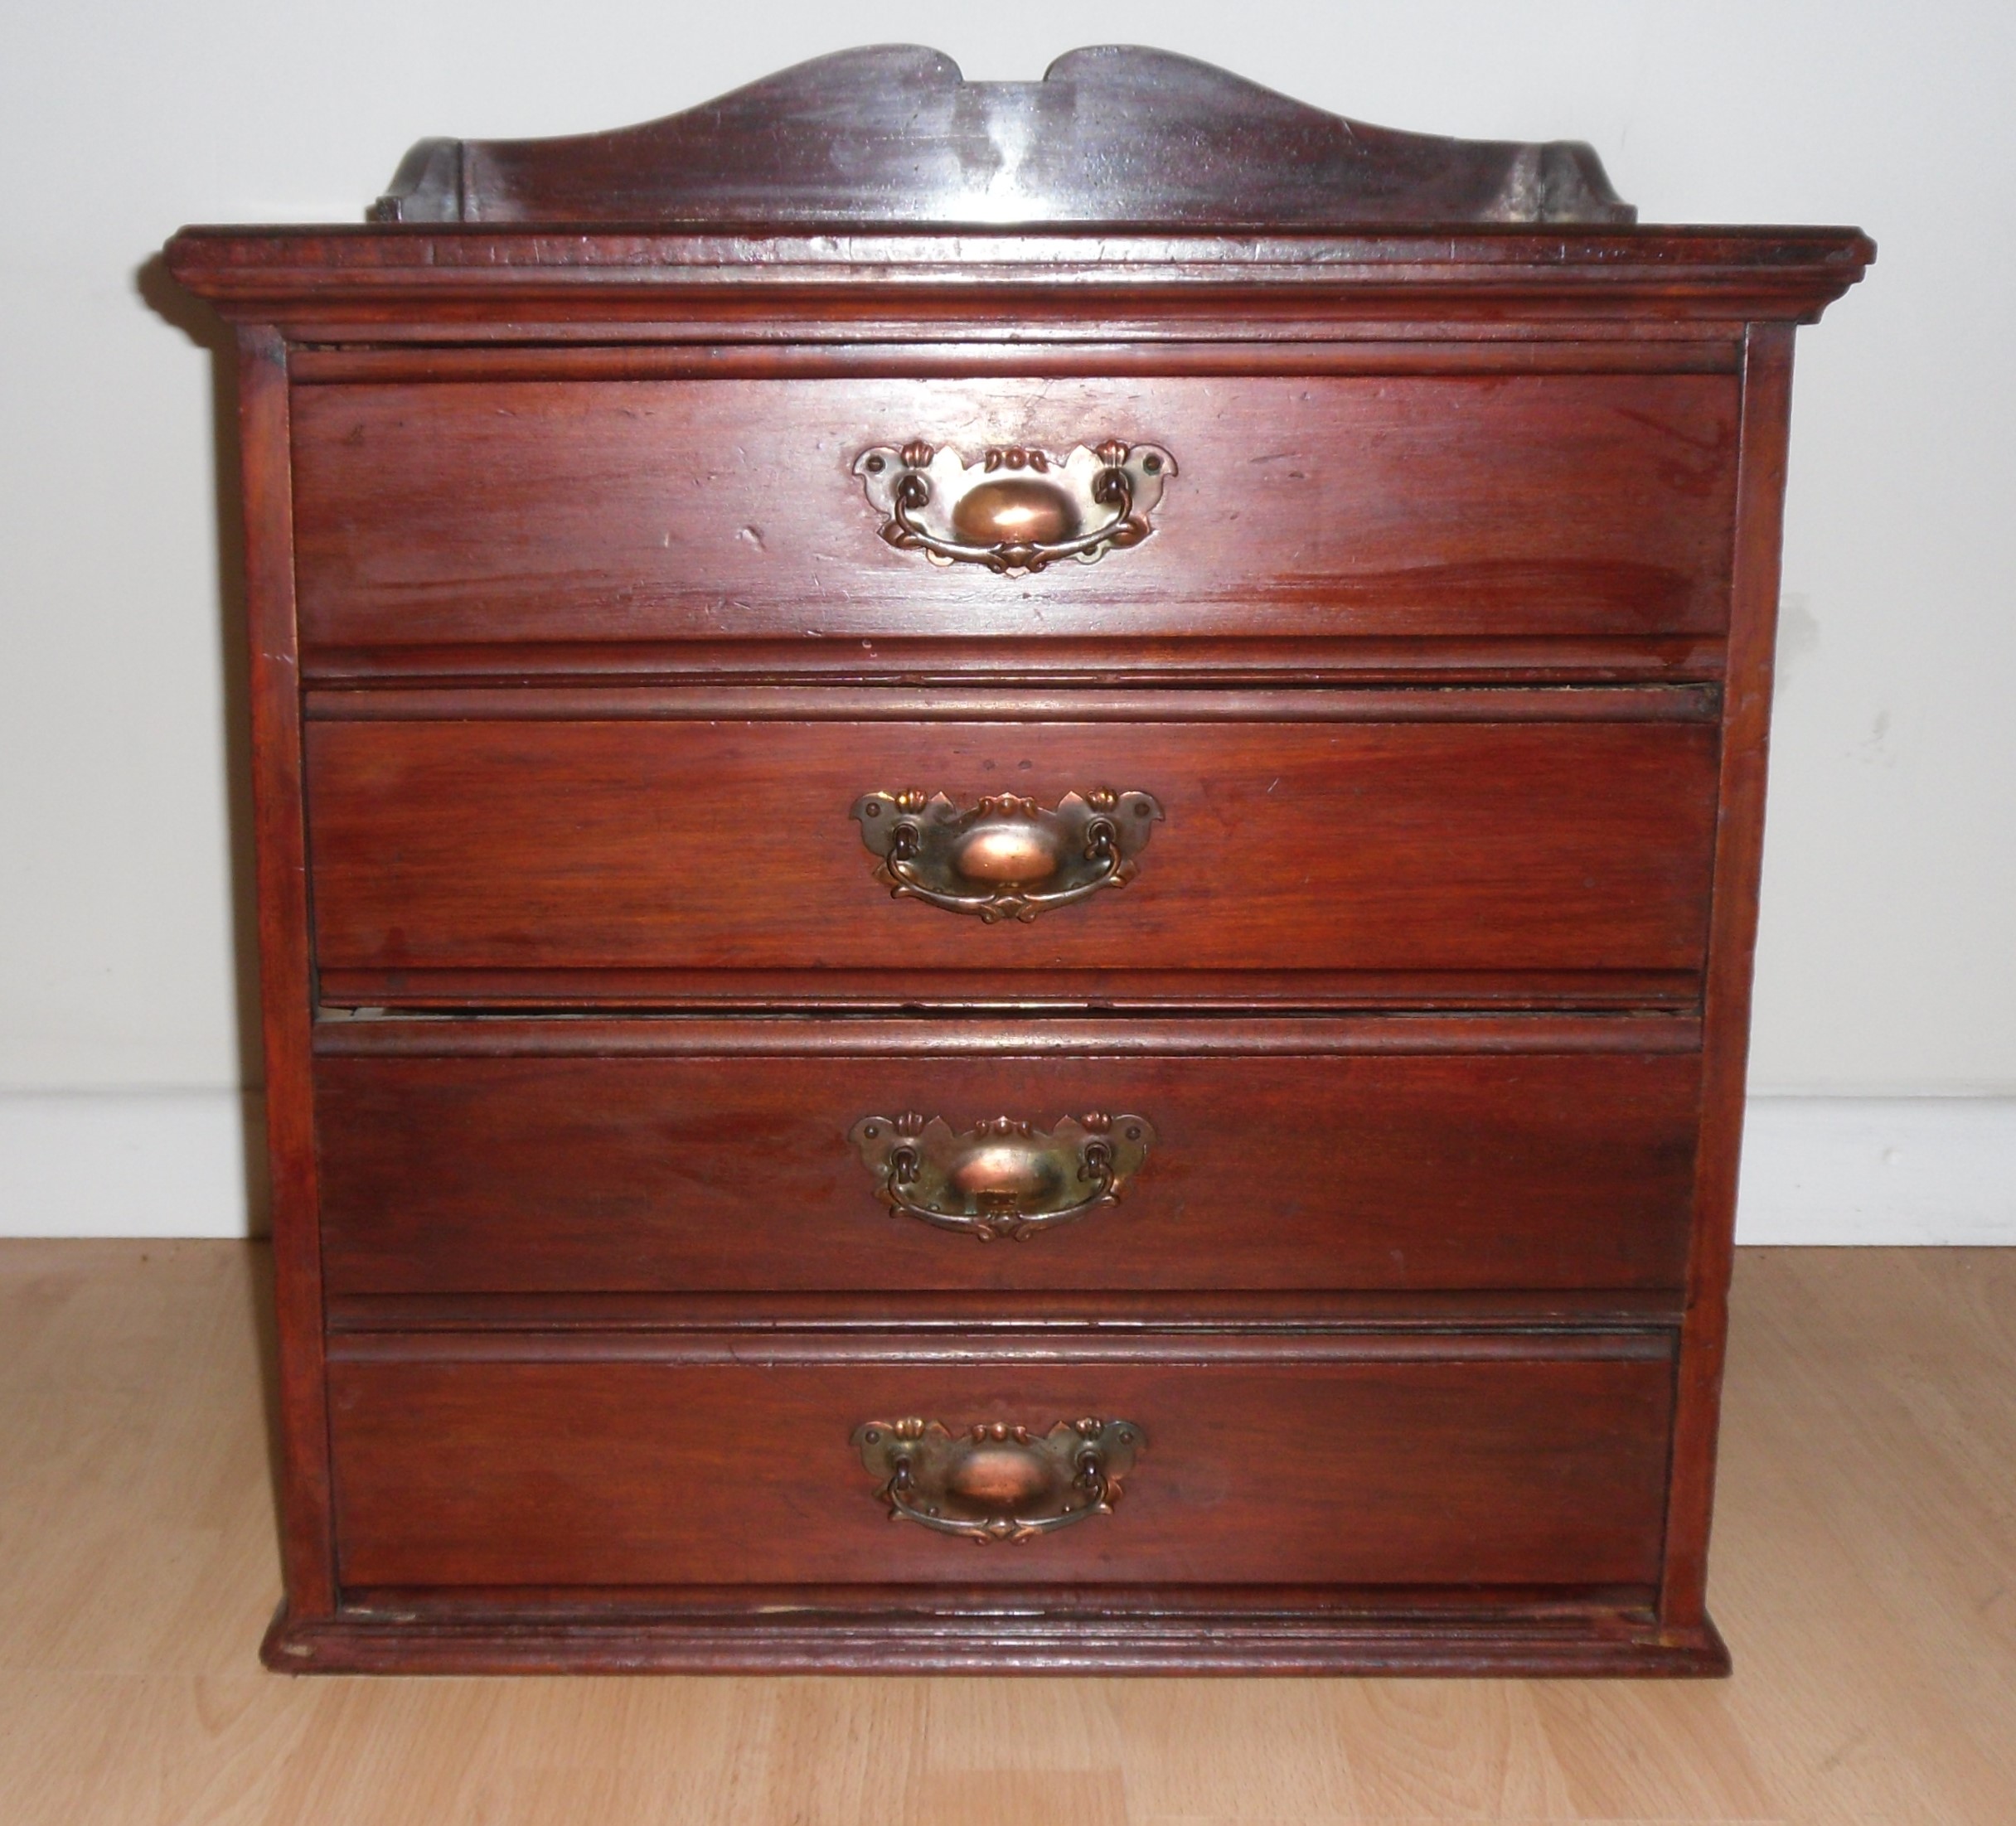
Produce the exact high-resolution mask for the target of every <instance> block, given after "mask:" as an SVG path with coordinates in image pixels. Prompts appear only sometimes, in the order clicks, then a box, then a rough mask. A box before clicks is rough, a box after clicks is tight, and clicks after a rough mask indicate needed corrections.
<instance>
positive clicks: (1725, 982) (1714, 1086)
mask: <svg viewBox="0 0 2016 1826" xmlns="http://www.w3.org/2000/svg"><path fill="white" fill-rule="evenodd" d="M1791 386H1792V327H1791V325H1790V324H1784V323H1770V324H1752V326H1751V327H1750V331H1749V333H1748V336H1747V338H1746V340H1745V345H1744V356H1743V400H1742V449H1741V454H1740V457H1739V458H1738V467H1737V508H1736V569H1735V575H1734V579H1733V596H1732V615H1731V621H1730V627H1729V668H1728V687H1727V690H1726V691H1725V693H1724V696H1723V742H1722V777H1721V803H1720V811H1719V814H1718V821H1717V825H1716V832H1715V865H1714V888H1713V900H1712V902H1711V905H1710V911H1709V922H1708V981H1707V990H1706V996H1705V1005H1704V1032H1703V1053H1704V1056H1703V1071H1702V1093H1701V1141H1700V1150H1699V1156H1698V1160H1697V1166H1696V1170H1695V1175H1694V1238H1693V1242H1692V1247H1691V1249H1690V1252H1689V1263H1688V1299H1687V1316H1686V1320H1685V1324H1684V1328H1683V1330H1682V1333H1681V1348H1680V1359H1679V1390H1678V1393H1677V1402H1676V1407H1675V1410H1674V1444H1673V1476H1672V1485H1671V1490H1670V1495H1669V1499H1668V1508H1667V1521H1666V1552H1665V1583H1664V1588H1663V1591H1662V1596H1661V1601H1660V1621H1661V1623H1662V1625H1664V1626H1665V1628H1666V1629H1668V1630H1690V1629H1694V1628H1698V1627H1699V1625H1700V1624H1701V1622H1702V1620H1703V1616H1704V1615H1705V1614H1706V1613H1705V1609H1704V1605H1705V1591H1706V1585H1707V1579H1708V1523H1709V1517H1710V1513H1711V1511H1712V1509H1713V1504H1714V1494H1715V1439H1716V1431H1717V1426H1718V1422H1719V1419H1720V1407H1721V1399H1722V1369H1723V1358H1724V1354H1725V1351H1726V1348H1727V1343H1728V1295H1729V1271H1730V1266H1731V1259H1732V1252H1733V1243H1734V1240H1735V1229H1736V1175H1737V1156H1738V1155H1739V1153H1740V1151H1741V1149H1742V1127H1743V1088H1744V1073H1745V1068H1746V1067H1747V1063H1748V1059H1749V1052H1750V988H1751V969H1752V957H1753V953H1754V952H1755V950H1756V947H1757V886H1758V877H1759V872H1760V865H1761V861H1762V851H1763V841H1764V782H1765V765H1766V751H1767V748H1768V743H1769V739H1770V734H1771V662H1772V652H1773V645H1774V642H1775V641H1776V634H1777V627H1778V559H1779V535H1780V530H1781V521H1782V517H1783V509H1784V502H1785V459H1786V437H1787V432H1788V429H1789V421H1790V414H1791Z"/></svg>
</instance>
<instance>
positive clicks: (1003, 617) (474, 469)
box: [293, 374, 1737, 650]
mask: <svg viewBox="0 0 2016 1826" xmlns="http://www.w3.org/2000/svg"><path fill="white" fill-rule="evenodd" d="M1736 423H1737V388H1736V383H1735V380H1734V379H1733V376H1730V375H1719V374H1683V375H1638V374H1565V375H1564V374H1554V375H1523V376H1507V375H1490V376H1475V377H1454V378H1451V377H1430V378H1403V377H1395V376H1385V377H1347V378H1339V377H1335V376H1332V377H1328V378H1324V377H1319V376H1301V377H1293V376H1286V377H1251V378H1239V379H1209V378H1175V377H1164V378H1156V377H1134V378H1127V379H1114V380H1071V379H1060V378H1049V379H1030V380H972V379H946V380H872V379H858V380H856V379H847V380H778V381H759V380H749V381H698V382H695V381H676V380H675V381H618V382H594V383H588V382H540V381H514V382H495V381H492V382H463V383H454V384H439V383H435V384H419V385H325V386H310V387H303V388H298V389H297V390H296V392H295V396H294V404H293V429H294V456H295V466H296V467H295V479H294V527H295V540H296V552H297V558H298V577H299V605H300V615H301V626H302V636H303V643H304V645H305V646H306V647H308V648H309V649H311V650H313V649H314V648H316V647H328V646H335V647H374V646H397V645H401V644H412V643H448V644H465V643H480V642H499V641H506V642H508V641H595V640H605V641H619V642H636V641H647V640H663V639H681V638H699V639H708V640H720V639H723V638H733V637H763V636H785V637H793V638H796V637H802V636H804V635H807V634H813V635H820V636H828V637H832V636H846V637H874V636H878V635H880V636H884V637H904V636H933V635H958V636H972V635H992V636H1006V635H1027V634H1032V633H1042V634H1046V635H1052V636H1059V635H1061V636H1070V635H1079V636H1089V635H1109V634H1137V635H1142V636H1152V635H1158V634H1159V635H1213V634H1219V635H1223V634H1235V633H1242V632H1267V633H1277V634H1284V635H1338V634H1344V635H1350V634H1368V635H1379V634H1386V635H1394V634H1398V635H1458V634H1516V633H1527V634H1539V635H1570V634H1590V633H1597V634H1611V635H1624V634H1634V635H1645V634H1652V633H1701V632H1713V631H1717V630H1719V629H1720V628H1722V627H1724V626H1725V625H1726V622H1727V619H1728V572H1729V564H1730V550H1731V528H1732V525H1733V513H1734V507H1733V503H1734V485H1735V472H1736ZM1108 438H1117V439H1120V440H1122V441H1124V442H1126V443H1131V444H1140V443H1153V444H1156V445H1160V446H1161V447H1163V448H1166V449H1167V451H1168V452H1169V453H1170V456H1171V457H1172V458H1173V459H1174V461H1175V466H1176V472H1175V476H1174V477H1173V479H1171V480H1170V481H1169V482H1168V484H1167V487H1166V492H1165V494H1164V496H1163V498H1162V500H1161V502H1160V503H1159V504H1158V506H1157V507H1156V511H1155V512H1154V515H1153V526H1154V529H1155V530H1154V531H1153V532H1152V534H1151V535H1150V536H1149V537H1148V538H1147V539H1146V540H1145V541H1144V542H1142V543H1141V544H1140V545H1137V546H1136V547H1134V548H1133V549H1131V550H1121V551H1116V552H1110V553H1108V554H1107V555H1106V556H1105V557H1104V558H1103V559H1101V560H1100V561H1099V562H1098V563H1097V564H1092V565H1087V564H1079V563H1077V562H1073V561H1070V560H1068V559H1067V560H1064V561H1061V562H1059V563H1056V564H1051V565H1049V566H1048V567H1047V568H1045V569H1042V570H1040V571H1039V572H1037V573H1035V574H1030V575H1027V576H1023V577H1018V578H1006V577H1001V576H997V575H994V574H990V573H989V572H988V571H987V570H986V569H984V568H983V567H981V566H980V565H978V564H965V563H962V564H953V565H952V566H951V567H950V568H949V569H940V568H938V567H937V566H935V565H933V564H929V563H928V562H927V561H926V560H925V559H924V558H923V555H922V554H921V553H919V552H915V551H908V552H906V551H899V550H894V549H892V548H891V546H890V545H888V544H886V543H885V542H884V540H883V539H882V538H881V537H880V530H879V529H880V526H881V524H882V516H881V515H880V512H879V511H877V510H876V509H875V507H874V506H871V505H870V501H869V500H868V498H867V496H866V494H865V492H864V489H863V486H862V481H861V479H860V478H859V477H856V476H855V474H854V473H853V465H854V463H855V460H856V458H858V457H860V455H861V454H862V453H865V452H866V451H868V450H869V449H870V448H871V447H875V446H891V447H894V446H902V445H904V444H906V443H909V442H910V441H912V440H923V441H924V442H927V443H932V444H934V445H937V446H940V447H948V448H953V449H956V450H957V451H959V452H960V453H961V454H962V457H963V458H965V459H966V460H967V462H969V463H971V462H977V461H979V460H980V458H981V455H982V453H984V452H985V451H986V449H987V448H990V447H1002V446H1024V447H1035V448H1042V449H1047V450H1049V451H1050V452H1052V453H1054V454H1055V455H1057V456H1059V457H1063V456H1064V455H1066V454H1067V453H1069V451H1070V450H1071V449H1072V448H1073V447H1075V446H1078V445H1080V444H1085V445H1091V446H1097V445H1098V444H1099V443H1101V442H1102V441H1103V440H1106V439H1108Z"/></svg>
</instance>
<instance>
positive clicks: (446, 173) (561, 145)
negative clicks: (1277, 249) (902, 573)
mask: <svg viewBox="0 0 2016 1826" xmlns="http://www.w3.org/2000/svg"><path fill="white" fill-rule="evenodd" d="M1636 216H1637V211H1636V210H1635V209H1633V208H1632V207H1631V205H1630V204H1628V203H1625V202H1622V201H1619V199H1618V197H1617V196H1616V192H1615V191H1613V190H1612V189H1611V186H1610V181H1609V178H1608V177H1607V176H1606V175H1605V173H1604V171H1603V167H1602V161H1601V160H1600V159H1599V158H1598V157H1597V155H1596V153H1594V151H1593V150H1592V149H1591V148H1589V147H1587V146H1586V145H1583V144H1582V143H1580V142H1578V141H1571V140H1553V141H1548V142H1545V143H1519V142H1515V141H1509V140H1466V139H1453V138H1440V137H1437V136H1436V135H1433V134H1427V133H1401V132H1397V131H1395V130H1393V128H1384V127H1374V126H1369V125H1367V124H1364V123H1362V122H1359V121H1353V120H1347V119H1345V118H1344V117H1343V116H1341V115H1338V114H1329V113H1327V112H1325V110H1324V109H1320V108H1313V107H1311V106H1309V105H1307V104H1305V103H1302V102H1298V101H1294V100H1292V99H1289V98H1288V97H1287V96H1285V95H1282V94H1277V92H1276V91H1274V90H1271V89H1267V88H1263V87H1262V86H1261V85H1259V84H1258V83H1253V82H1248V81H1247V80H1245V79H1244V78H1243V77H1240V76H1235V75H1232V74H1230V73H1229V71H1226V70H1219V69H1217V68H1215V67H1214V66H1213V65H1209V64H1206V63H1201V62H1199V61H1196V60H1195V59H1194V58H1190V57H1182V56H1175V55H1173V54H1172V53H1170V52H1167V51H1151V50H1146V49H1143V48H1140V47H1136V46H1124V45H1108V46H1098V47H1094V48H1089V49H1086V50H1082V51H1069V52H1067V53H1066V54H1065V55H1064V56H1061V57H1059V58H1058V59H1057V61H1055V62H1054V63H1053V64H1052V65H1050V66H1049V70H1046V71H1045V72H1044V77H1043V80H1041V81H1040V82H968V81H967V80H965V79H964V78H963V77H962V75H961V74H960V71H959V67H958V65H957V64H955V63H954V62H953V61H952V60H951V59H950V58H949V57H947V56H944V55H943V53H942V52H939V51H931V50H927V49H925V48H924V47H923V46H915V45H882V46H868V47H865V48H863V49H860V50H856V51H841V52H838V53H836V54H835V55H833V56H826V57H819V58H815V59H813V60H812V61H811V62H809V63H802V64H799V65H796V66H795V67H793V68H792V69H789V70H783V71H782V72H780V73H779V74H778V75H773V76H768V77H765V78H764V79H763V80H761V81H758V82H754V83H751V84H749V85H747V86H745V87H744V88H741V89H737V90H734V91H732V92H731V93H729V94H725V95H723V96H720V97H719V98H717V99H715V100H713V101H709V102H704V103H702V104H700V105H699V106H698V107H695V108H689V109H686V110H685V111H684V112H683V113H680V114H669V115H667V116H666V117H665V118H664V119H660V120H654V121H651V122H648V123H646V124H643V125H641V126H635V127H627V128H618V129H616V130H613V131H611V132H607V133H584V134H579V135H574V136H571V137H568V138H551V139H516V140H509V139H498V140H477V139H466V140H465V139H426V140H422V141H421V142H420V143H419V144H418V145H416V146H415V147H414V148H413V149H412V150H411V151H410V152H409V153H408V154H407V155H406V157H405V161H404V162H403V163H402V164H401V165H400V167H399V170H398V172H396V173H395V176H394V177H393V180H392V183H391V186H390V188H389V189H388V190H387V191H386V192H385V195H384V196H382V197H380V199H379V201H378V202H377V204H376V206H374V208H373V209H372V211H371V219H372V220H376V221H379V222H428V223H449V222H458V223H489V224H492V225H500V226H502V225H527V226H529V225H539V226H550V227H562V226H572V227H608V226H612V225H619V224H622V225H672V224H676V225H681V226H712V225H724V224H734V225H739V226H749V227H754V226H760V225H766V224H774V223H784V222H789V223H792V224H795V225H807V226H810V225H828V226H835V227H839V226H855V227H858V226H864V225H879V226H884V227H895V226H911V227H923V226H932V227H944V226H954V225H958V226H982V225H989V226H1006V225H1020V226H1030V227H1037V226H1042V227H1053V228H1055V227H1090V226H1096V225H1117V224H1127V225H1135V226H1141V227H1161V228H1192V229H1195V228H1209V229H1214V230H1217V229H1224V228H1226V227H1230V226H1238V227H1247V228H1255V229H1273V230H1296V229H1301V230H1308V229H1354V228H1361V227H1369V226H1386V225H1485V224H1530V225H1540V224H1581V225H1591V226H1595V225H1621V224H1626V223H1630V222H1632V221H1634V220H1636Z"/></svg>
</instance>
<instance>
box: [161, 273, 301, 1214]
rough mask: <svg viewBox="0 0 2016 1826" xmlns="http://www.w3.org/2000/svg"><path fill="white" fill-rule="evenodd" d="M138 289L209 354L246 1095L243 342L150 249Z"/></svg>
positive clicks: (248, 889) (248, 827)
mask: <svg viewBox="0 0 2016 1826" xmlns="http://www.w3.org/2000/svg"><path fill="white" fill-rule="evenodd" d="M133 289H134V290H135V291H137V292H138V293H139V294H140V298H141V300H142V302H143V303H145V304H146V306H147V307H148V309H149V310H151V311H153V312H154V313H155V315H156V316H157V317H161V318H162V320H163V321H164V322H167V323H168V324H169V325H170V326H171V327H173V328H175V329H177V330H179V331H181V332H182V334H183V335H184V336H186V337H187V338H188V339H189V340H190V341H191V342H193V343H195V344H196V346H197V347H198V348H200V349H202V350H204V351H206V352H207V353H208V355H209V356H210V399H211V453H212V455H211V501H212V507H213V512H212V518H213V522H214V525H215V528H216V547H217V606H218V610H219V613H218V618H217V661H218V665H219V666H220V669H221V671H222V674H223V681H224V690H223V705H224V752H225V795H226V805H227V810H228V816H229V819H230V870H231V883H230V888H231V956H232V961H233V971H232V974H233V976H234V977H235V981H236V985H237V994H238V1019H237V1029H238V1077H239V1082H240V1083H242V1084H244V1085H245V1087H246V1088H247V1090H248V1092H252V1093H254V1094H253V1095H252V1096H250V1097H248V1099H247V1102H248V1103H249V1104H250V1103H252V1102H256V1101H257V1098H256V1093H257V1092H258V1089H259V1086H260V1085H261V1084H262V1083H263V1082H264V1075H265V1074H264V1059H263V1054H262V1048H261V1043H260V1038H259V902H258V895H257V891H256V882H257V876H256V874H255V871H254V860H253V846H252V830H253V821H252V741H251V730H250V711H249V697H248V692H249V689H250V685H249V681H250V668H249V666H248V663H247V656H246V653H245V637H244V629H245V566H244V559H243V553H244V550H245V536H244V535H245V519H244V511H243V503H242V501H241V498H240V492H239V452H238V382H237V373H238V347H237V342H236V339H235V337H233V335H232V333H231V328H230V325H229V324H227V323H226V322H224V320H223V319H222V318H221V317H218V316H217V315H216V312H213V311H212V310H211V308H209V307H208V306H207V305H206V304H204V303H201V302H200V301H199V300H197V299H196V298H191V296H190V295H189V294H188V293H187V292H185V291H183V290H182V288H181V287H180V286H179V285H177V283H175V281H174V280H173V279H171V278H170V277H169V276H168V269H167V263H166V262H164V261H163V260H162V257H161V256H160V254H150V255H149V256H148V258H147V259H145V260H143V262H142V263H141V264H140V265H139V266H138V268H137V269H135V270H134V273H133ZM244 1170H245V1209H246V1211H247V1213H248V1214H249V1216H250V1222H251V1227H252V1233H253V1234H254V1236H264V1234H266V1233H267V1230H268V1228H269V1220H270V1211H271V1204H272V1200H271V1198H270V1196H269V1193H270V1187H269V1180H268V1176H267V1171H266V1137H265V1133H264V1125H263V1123H256V1122H248V1123H247V1124H246V1126H245V1162H244Z"/></svg>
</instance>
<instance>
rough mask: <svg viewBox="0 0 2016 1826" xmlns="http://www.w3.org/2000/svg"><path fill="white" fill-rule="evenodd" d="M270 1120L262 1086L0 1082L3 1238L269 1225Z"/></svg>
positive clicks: (239, 1233)
mask: <svg viewBox="0 0 2016 1826" xmlns="http://www.w3.org/2000/svg"><path fill="white" fill-rule="evenodd" d="M263 1120H264V1116H263V1109H262V1102H261V1099H260V1097H259V1095H258V1094H257V1093H256V1092H254V1093H253V1094H252V1095H250V1096H247V1095H245V1094H244V1093H242V1092H238V1091H76V1092H41V1091H32V1092H22V1091H5V1092H0V1237H243V1236H252V1235H256V1234H259V1233H261V1232H263V1231H264V1228H265V1223H264V1192H265V1186H264V1174H263V1171H261V1170H259V1162H258V1159H257V1150H262V1149H263V1147H264V1143H263V1141H261V1140H260V1139H259V1136H260V1129H261V1125H262V1122H263ZM248 1137H250V1138H251V1141H250V1146H249V1145H248Z"/></svg>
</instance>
